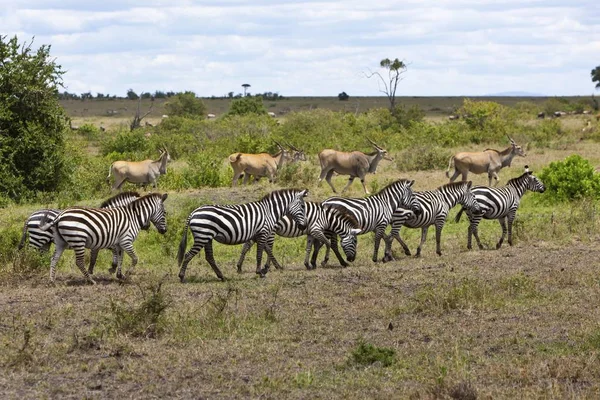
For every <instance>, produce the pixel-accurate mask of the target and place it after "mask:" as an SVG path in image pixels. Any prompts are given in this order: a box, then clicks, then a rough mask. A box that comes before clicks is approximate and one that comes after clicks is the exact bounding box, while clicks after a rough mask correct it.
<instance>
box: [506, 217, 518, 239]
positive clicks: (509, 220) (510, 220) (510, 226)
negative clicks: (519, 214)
mask: <svg viewBox="0 0 600 400" xmlns="http://www.w3.org/2000/svg"><path fill="white" fill-rule="evenodd" d="M515 216H516V212H515V213H514V214H513V213H510V214H508V217H507V219H508V245H509V246H512V245H513V242H512V227H513V222H514V220H515Z"/></svg>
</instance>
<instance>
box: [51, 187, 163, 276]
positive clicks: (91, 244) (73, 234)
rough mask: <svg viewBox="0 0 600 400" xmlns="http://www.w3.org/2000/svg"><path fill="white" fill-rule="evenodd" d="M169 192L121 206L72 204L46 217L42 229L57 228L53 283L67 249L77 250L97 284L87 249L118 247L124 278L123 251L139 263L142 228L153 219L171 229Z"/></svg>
mask: <svg viewBox="0 0 600 400" xmlns="http://www.w3.org/2000/svg"><path fill="white" fill-rule="evenodd" d="M166 199H167V194H166V193H165V194H162V195H161V194H160V193H151V194H148V195H146V196H144V197H140V198H139V199H137V200H134V201H132V202H131V203H129V204H127V205H126V206H123V207H117V208H85V207H72V208H68V209H66V210H64V211H62V212H61V213H60V214H59V215H58V216H57V217H56V218H55V219H54V221H52V222H46V221H44V220H42V221H41V222H40V224H41V226H40V229H41V230H44V231H45V230H48V229H50V228H53V233H54V246H55V250H54V255H53V256H52V261H51V262H50V282H54V275H55V270H56V264H57V263H58V260H59V259H60V256H61V255H62V253H63V251H64V250H65V249H67V248H71V249H73V250H75V263H76V264H77V267H78V268H79V270H80V271H81V273H82V274H83V275H84V276H85V277H86V279H87V280H88V281H89V282H90V283H92V284H95V283H96V282H94V280H93V279H92V277H91V276H90V275H89V273H88V271H87V270H86V269H85V266H84V253H85V249H86V248H89V249H105V248H110V249H112V248H117V249H118V253H119V254H118V262H117V278H119V279H122V278H123V274H122V273H121V264H122V261H123V250H125V252H126V253H127V254H128V255H129V257H131V268H133V267H135V265H136V264H137V260H138V258H137V255H136V254H135V250H134V249H133V241H134V240H135V239H136V237H137V235H138V233H139V231H140V229H143V228H149V227H150V223H151V222H152V223H153V224H154V226H156V229H158V232H159V233H163V234H164V233H165V232H166V231H167V219H166V214H165V208H164V202H165V200H166Z"/></svg>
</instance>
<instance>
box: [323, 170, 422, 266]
mask: <svg viewBox="0 0 600 400" xmlns="http://www.w3.org/2000/svg"><path fill="white" fill-rule="evenodd" d="M414 183H415V181H414V180H408V179H399V180H397V181H395V182H392V183H390V184H389V185H387V186H386V187H384V188H383V189H381V190H380V191H379V192H377V193H376V194H374V195H372V196H369V197H367V198H364V199H353V198H343V197H330V198H329V199H327V200H325V201H324V202H323V204H324V205H326V204H337V205H339V206H342V207H345V208H346V209H347V210H348V211H350V213H351V214H352V215H354V218H355V219H356V220H357V221H358V223H359V226H360V228H361V232H360V234H365V233H367V232H375V246H374V249H373V261H374V262H377V253H378V252H379V245H380V243H381V239H382V238H383V236H384V234H385V228H386V227H387V226H388V224H389V223H390V221H391V220H392V215H393V213H394V211H395V210H396V209H397V208H398V207H403V208H408V209H410V210H412V211H413V212H414V213H415V214H420V213H421V211H422V209H421V205H420V204H419V203H418V202H417V199H416V197H415V195H414V193H413V191H412V185H413V184H414Z"/></svg>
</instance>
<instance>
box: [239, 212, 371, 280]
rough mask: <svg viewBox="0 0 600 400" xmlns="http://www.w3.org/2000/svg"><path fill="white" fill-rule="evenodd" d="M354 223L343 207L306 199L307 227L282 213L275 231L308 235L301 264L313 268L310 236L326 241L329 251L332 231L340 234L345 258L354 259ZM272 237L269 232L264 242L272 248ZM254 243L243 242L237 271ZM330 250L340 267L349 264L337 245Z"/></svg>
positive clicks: (289, 235)
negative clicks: (310, 257)
mask: <svg viewBox="0 0 600 400" xmlns="http://www.w3.org/2000/svg"><path fill="white" fill-rule="evenodd" d="M357 226H358V222H357V221H356V220H355V219H354V216H353V215H352V214H350V213H349V212H348V211H347V210H346V209H345V208H344V207H340V206H322V205H321V203H318V202H306V227H305V228H304V229H301V228H300V227H299V226H298V224H297V223H296V222H295V221H294V220H293V219H292V218H290V217H289V216H288V215H285V216H283V218H281V219H280V220H279V222H277V225H276V227H275V233H276V234H277V235H279V236H281V237H287V238H294V237H300V236H304V235H308V237H307V245H306V256H305V258H304V266H305V267H306V269H314V268H316V253H315V257H314V259H313V261H312V263H311V264H309V256H310V251H311V249H312V243H313V240H314V239H316V240H318V241H320V242H321V243H323V244H325V246H327V253H328V254H329V242H330V240H331V239H332V236H333V235H339V236H340V237H341V245H342V249H343V250H344V253H345V254H346V257H347V258H348V261H350V262H352V261H354V259H355V258H356V235H357V234H358V233H359V232H360V229H358V228H357ZM274 241H275V236H274V235H271V236H270V237H269V240H268V243H267V246H269V247H270V248H271V251H272V249H273V242H274ZM336 244H337V243H336ZM253 245H254V241H252V240H250V241H248V242H246V243H244V247H243V248H242V254H241V255H240V259H239V261H238V263H237V270H238V273H241V272H242V264H243V262H244V258H245V257H246V253H248V251H250V249H251V248H252V246H253ZM333 251H334V253H335V255H336V257H337V259H338V260H339V262H340V264H341V265H342V266H343V267H346V266H348V263H347V262H346V261H345V260H344V258H343V257H342V255H341V254H340V252H339V250H338V248H337V245H336V246H335V247H334V249H333ZM325 258H326V260H325V261H324V264H326V263H327V259H328V255H327V256H326V257H325ZM269 261H270V259H267V263H266V265H265V269H267V270H268V268H269ZM276 265H277V264H276Z"/></svg>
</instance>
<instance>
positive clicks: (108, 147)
mask: <svg viewBox="0 0 600 400" xmlns="http://www.w3.org/2000/svg"><path fill="white" fill-rule="evenodd" d="M146 150H148V139H146V137H145V136H144V132H143V131H142V130H140V129H136V130H134V131H133V132H130V131H128V130H121V131H119V132H117V134H116V135H115V136H114V137H111V138H108V139H106V140H105V141H104V142H102V145H101V152H102V155H105V156H106V155H108V154H110V153H121V154H124V155H131V154H134V153H140V152H141V153H145V152H146Z"/></svg>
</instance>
